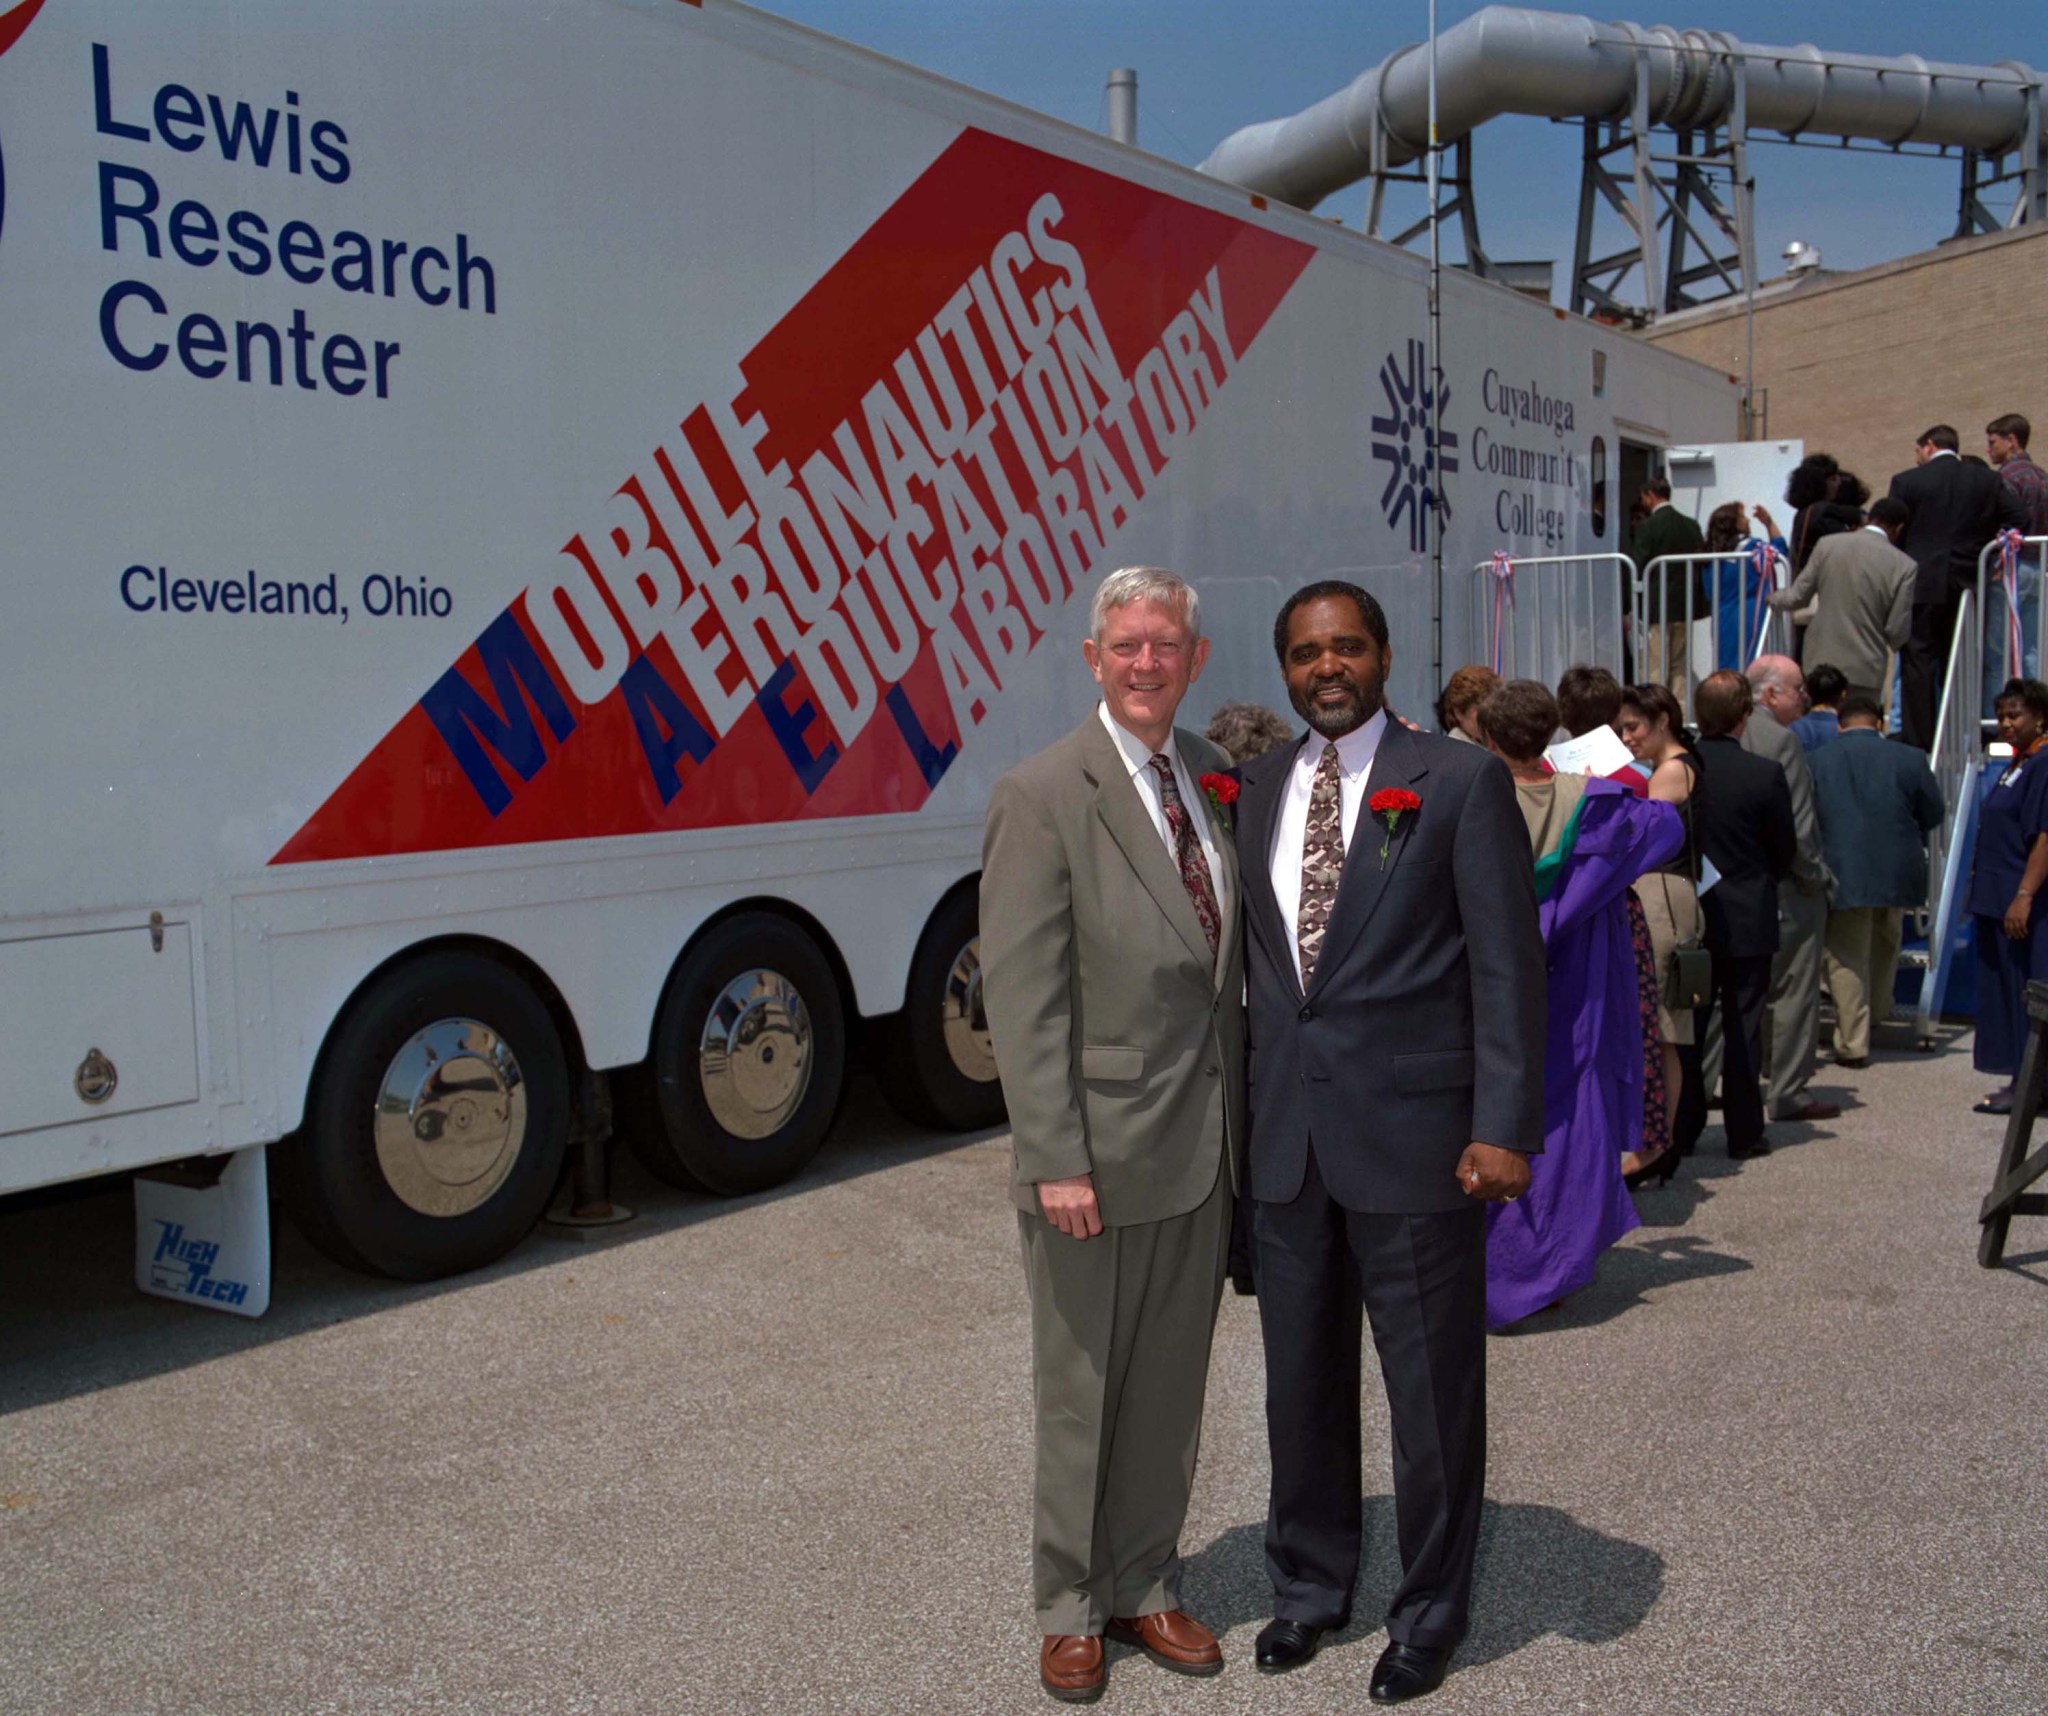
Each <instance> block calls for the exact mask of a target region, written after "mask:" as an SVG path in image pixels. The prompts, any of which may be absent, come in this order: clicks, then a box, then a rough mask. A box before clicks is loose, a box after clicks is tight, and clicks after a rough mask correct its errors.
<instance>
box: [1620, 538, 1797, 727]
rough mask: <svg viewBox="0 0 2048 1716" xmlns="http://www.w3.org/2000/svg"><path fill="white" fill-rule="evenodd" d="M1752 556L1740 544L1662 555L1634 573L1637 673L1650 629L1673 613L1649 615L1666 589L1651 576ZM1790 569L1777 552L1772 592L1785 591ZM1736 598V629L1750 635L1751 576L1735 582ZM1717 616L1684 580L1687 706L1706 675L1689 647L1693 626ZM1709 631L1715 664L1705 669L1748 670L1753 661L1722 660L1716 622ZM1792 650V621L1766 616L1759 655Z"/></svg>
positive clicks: (1659, 605)
mask: <svg viewBox="0 0 2048 1716" xmlns="http://www.w3.org/2000/svg"><path fill="white" fill-rule="evenodd" d="M1748 558H1749V556H1748V555H1747V554H1745V553H1744V552H1743V551H1742V550H1741V549H1739V548H1724V549H1721V550H1720V551H1718V552H1716V553H1704V552H1703V553H1699V554H1660V555H1658V556H1657V558H1656V559H1654V560H1652V561H1650V562H1649V563H1648V564H1647V565H1646V566H1644V567H1643V568H1642V569H1641V570H1640V571H1639V572H1638V573H1637V574H1636V578H1635V585H1634V588H1635V640H1636V649H1637V655H1636V660H1637V665H1638V671H1639V672H1640V667H1641V662H1642V657H1643V649H1644V647H1645V645H1646V643H1647V641H1648V638H1649V628H1650V627H1651V626H1652V625H1666V624H1669V623H1670V615H1669V614H1668V613H1665V614H1663V615H1662V617H1661V618H1658V619H1655V620H1653V619H1652V618H1651V610H1652V608H1653V606H1654V607H1656V608H1659V609H1662V608H1663V607H1664V606H1665V604H1664V603H1663V602H1662V601H1661V600H1660V601H1659V602H1657V603H1655V604H1653V603H1652V602H1651V600H1650V592H1651V590H1652V589H1653V588H1654V589H1655V590H1656V591H1657V593H1658V595H1659V596H1660V597H1661V596H1662V594H1663V590H1664V585H1663V580H1662V579H1661V578H1658V579H1655V580H1654V581H1653V579H1652V576H1651V575H1652V574H1653V573H1657V572H1660V571H1661V570H1662V569H1663V568H1664V567H1667V566H1677V567H1685V568H1687V569H1688V570H1689V569H1690V568H1692V567H1695V566H1715V567H1718V566H1720V565H1722V564H1723V563H1725V562H1727V561H1730V560H1747V559H1748ZM1788 569H1789V563H1788V561H1787V560H1786V558H1785V556H1784V555H1783V554H1779V555H1778V557H1777V564H1776V566H1775V567H1774V569H1773V573H1772V579H1771V584H1772V588H1773V589H1774V590H1782V589H1784V588H1785V585H1786V578H1785V574H1786V572H1787V570H1788ZM1735 599H1736V618H1737V629H1738V631H1739V632H1740V634H1741V635H1742V636H1743V637H1745V638H1746V637H1748V636H1749V629H1750V620H1751V607H1752V604H1751V600H1750V581H1749V579H1748V578H1747V577H1744V578H1742V579H1741V580H1739V581H1738V582H1737V584H1736V596H1735ZM1714 617H1715V614H1714V604H1712V603H1709V604H1708V606H1707V609H1706V611H1705V612H1704V613H1702V612H1700V611H1699V609H1698V604H1697V603H1696V602H1695V600H1694V592H1693V580H1692V579H1690V578H1688V579H1687V580H1686V583H1685V629H1686V652H1685V678H1686V686H1685V695H1684V697H1682V698H1681V699H1680V701H1681V702H1682V703H1684V704H1685V705H1686V706H1687V707H1690V706H1691V702H1692V693H1693V691H1694V690H1695V689H1696V688H1697V687H1698V685H1699V682H1700V681H1701V680H1702V679H1704V678H1705V677H1706V674H1704V673H1700V672H1698V671H1697V666H1698V663H1697V658H1696V657H1695V656H1694V653H1693V650H1692V647H1691V640H1692V628H1693V627H1694V625H1696V624H1697V623H1698V622H1699V621H1701V620H1708V621H1712V620H1713V619H1714ZM1708 633H1709V636H1710V637H1711V639H1712V642H1711V644H1710V645H1709V648H1708V656H1709V658H1710V659H1711V660H1712V661H1713V664H1714V665H1713V667H1711V668H1709V669H1708V670H1707V672H1708V673H1712V672H1716V671H1718V670H1719V669H1721V668H1724V667H1726V668H1733V669H1734V670H1735V671H1736V672H1738V673H1740V672H1743V671H1744V670H1746V669H1747V668H1748V666H1749V662H1747V661H1723V660H1722V659H1721V628H1720V627H1719V626H1718V625H1712V624H1710V625H1709V627H1708ZM1791 648H1792V626H1791V621H1790V619H1789V618H1788V617H1787V616H1786V615H1784V614H1779V613H1773V614H1772V615H1771V616H1770V618H1769V619H1768V620H1766V621H1765V623H1764V627H1763V631H1762V635H1761V638H1760V641H1759V643H1758V646H1757V650H1756V654H1757V655H1788V654H1790V653H1791ZM1752 659H1754V658H1752ZM1641 677H1643V678H1648V677H1649V676H1648V675H1647V674H1642V675H1641Z"/></svg>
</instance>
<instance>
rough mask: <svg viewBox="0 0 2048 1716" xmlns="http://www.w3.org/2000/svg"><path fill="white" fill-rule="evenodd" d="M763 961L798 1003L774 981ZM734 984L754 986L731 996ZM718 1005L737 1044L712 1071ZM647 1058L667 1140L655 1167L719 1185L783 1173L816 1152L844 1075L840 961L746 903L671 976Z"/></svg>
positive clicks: (712, 1187)
mask: <svg viewBox="0 0 2048 1716" xmlns="http://www.w3.org/2000/svg"><path fill="white" fill-rule="evenodd" d="M764 973H765V974H772V976H773V978H775V979H779V980H780V983H781V985H783V986H786V991H793V992H794V995H795V1000H796V1003H797V1004H792V1003H790V1002H789V1001H788V1000H787V997H786V991H785V990H782V989H775V990H772V992H771V986H769V985H767V984H766V982H765V980H764V979H762V978H761V977H760V976H759V975H758V974H764ZM735 985H739V986H742V987H744V988H748V989H750V990H753V991H756V992H757V993H755V994H754V995H753V996H752V998H751V999H748V1000H745V1001H744V1002H739V1001H730V1000H729V999H728V997H727V992H728V990H730V989H732V988H733V987H734V986H735ZM799 1004H800V1005H799ZM715 1007H716V1008H718V1009H719V1010H720V1015H719V1016H720V1021H721V1027H720V1028H721V1031H729V1032H730V1037H729V1039H728V1040H729V1041H731V1042H732V1043H734V1044H736V1045H737V1046H738V1047H739V1050H740V1052H739V1053H736V1054H734V1055H733V1056H732V1057H731V1059H730V1061H729V1063H728V1070H726V1071H725V1072H722V1073H721V1072H716V1071H713V1072H709V1073H707V1069H706V1060H707V1056H706V1051H705V1037H706V1032H707V1029H708V1028H709V1026H710V1025H711V1022H712V1017H713V1009H714V1008H715ZM805 1032H808V1036H807V1037H806V1036H805V1035H804V1033H805ZM650 1068H651V1071H652V1073H653V1079H654V1093H655V1101H656V1105H657V1107H658V1108H659V1110H660V1113H661V1123H662V1124H661V1142H663V1143H665V1144H666V1146H667V1155H666V1157H665V1158H662V1159H661V1160H659V1161H651V1162H650V1164H649V1165H650V1166H651V1167H652V1168H653V1169H654V1171H655V1172H656V1173H658V1174H660V1175H662V1177H663V1178H665V1179H668V1180H670V1181H672V1182H674V1183H676V1184H680V1185H695V1186H701V1187H703V1188H704V1189H705V1190H706V1191H709V1192H714V1193H716V1194H718V1195H719V1196H722V1197H740V1196H743V1195H745V1194H746V1193H749V1192H760V1191H766V1190H767V1189H768V1188H769V1187H770V1186H779V1185H781V1184H782V1182H783V1181H785V1180H787V1179H790V1178H791V1177H793V1176H794V1175H796V1174H798V1173H800V1172H801V1171H802V1170H803V1168H804V1167H805V1165H806V1164H807V1163H808V1162H809V1161H810V1159H811V1158H812V1157H813V1156H815V1155H816V1154H817V1153H818V1146H819V1145H821V1144H822V1143H824V1141H825V1134H826V1132H828V1131H829V1130H830V1129H831V1125H832V1117H833V1115H834V1114H836V1113H837V1112H838V1109H839V1097H840V1093H841V1091H842V1090H843V1089H844V1088H845V1084H846V1014H845V1009H844V1008H843V1006H842V1005H841V1003H840V998H839V984H838V981H837V979H836V978H835V977H834V976H833V974H832V967H831V966H830V965H829V964H828V963H827V962H826V959H825V956H824V955H823V954H822V953H820V952H819V951H818V948H817V945H816V944H815V943H814V942H813V941H812V940H811V938H810V937H809V936H807V935H805V934H804V932H803V931H802V930H800V929H798V928H797V927H796V926H795V925H794V924H792V923H789V922H788V921H786V920H785V919H782V918H778V917H771V916H770V915H768V914H767V913H765V912H748V913H744V914H742V915H741V916H739V917H734V918H727V919H726V920H725V921H724V922H723V923H721V924H717V925H714V926H713V927H712V928H711V929H709V930H707V931H706V932H705V933H704V935H703V936H702V938H701V939H699V940H698V942H697V943H696V945H695V946H693V947H692V948H691V949H690V950H689V952H688V953H686V954H685V955H684V956H683V958H682V961H681V963H679V964H678V965H677V967H676V969H675V974H674V975H673V976H672V977H671V978H670V979H669V982H668V988H667V990H666V991H665V992H664V993H663V995H662V999H661V1011H660V1012H659V1014H657V1015H656V1017H655V1021H654V1052H653V1055H652V1056H651V1057H650ZM707 1081H711V1082H707ZM764 1093H765V1094H764ZM770 1095H777V1096H779V1100H777V1101H773V1102H771V1101H770V1100H769V1099H768V1098H769V1096H770ZM721 1111H722V1112H721ZM756 1128H760V1129H761V1130H758V1131H757V1130H756Z"/></svg>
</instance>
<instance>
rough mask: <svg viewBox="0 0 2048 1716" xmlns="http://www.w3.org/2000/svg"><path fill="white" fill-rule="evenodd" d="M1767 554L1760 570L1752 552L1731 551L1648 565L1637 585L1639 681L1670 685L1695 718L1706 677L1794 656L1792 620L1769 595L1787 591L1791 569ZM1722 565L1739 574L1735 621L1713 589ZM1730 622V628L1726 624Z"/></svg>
mask: <svg viewBox="0 0 2048 1716" xmlns="http://www.w3.org/2000/svg"><path fill="white" fill-rule="evenodd" d="M1766 556H1767V558H1766V559H1765V561H1764V563H1763V564H1762V565H1759V563H1758V559H1757V557H1756V555H1755V554H1754V553H1753V552H1748V551H1744V550H1742V549H1733V548H1729V549H1723V550H1722V551H1721V552H1720V553H1718V554H1660V555H1659V556H1658V557H1657V558H1656V559H1655V560H1652V561H1651V562H1650V563H1649V564H1648V565H1647V566H1645V567H1644V568H1643V569H1642V571H1641V572H1640V573H1639V574H1638V575H1637V577H1636V579H1635V581H1634V598H1635V599H1634V613H1633V620H1634V625H1633V630H1632V632H1631V635H1630V641H1631V643H1632V644H1633V645H1634V648H1635V673H1636V678H1637V680H1638V681H1643V682H1648V681H1655V682H1656V683H1657V684H1659V685H1662V686H1665V687H1667V688H1668V689H1669V690H1670V692H1671V694H1672V696H1674V697H1676V698H1677V699H1678V704H1679V707H1680V708H1681V709H1683V710H1685V711H1687V712H1688V713H1690V712H1691V709H1692V693H1693V688H1694V687H1695V686H1697V685H1698V684H1699V682H1700V681H1701V680H1703V679H1705V678H1706V677H1707V675H1708V674H1710V673H1715V672H1718V671H1719V670H1720V669H1722V668H1724V667H1726V668H1733V669H1734V670H1735V671H1736V672H1738V673H1740V672H1742V671H1744V670H1745V669H1746V668H1747V667H1748V666H1749V664H1750V663H1751V662H1753V661H1754V660H1756V658H1757V657H1758V656H1760V655H1785V654H1789V653H1790V651H1791V648H1792V622H1791V619H1790V617H1789V616H1788V615H1785V614H1780V613H1774V612H1773V611H1772V610H1771V608H1770V606H1769V603H1768V602H1767V600H1766V598H1767V597H1768V596H1769V595H1770V594H1771V593H1772V592H1774V591H1777V590H1782V589H1784V588H1785V585H1786V583H1787V582H1788V581H1789V574H1790V572H1791V567H1790V566H1789V565H1788V564H1787V562H1786V560H1785V557H1784V555H1782V554H1780V553H1778V551H1777V550H1776V549H1773V548H1769V547H1768V545H1766ZM1702 567H1704V568H1706V569H1708V573H1709V577H1710V579H1711V580H1712V583H1711V584H1710V587H1709V589H1708V591H1707V599H1706V600H1705V601H1704V602H1702V601H1701V600H1700V592H1699V569H1700V568H1702ZM1723 568H1733V569H1734V571H1735V573H1736V588H1735V602H1734V606H1733V612H1732V616H1731V614H1730V613H1729V612H1728V605H1727V604H1726V603H1723V602H1719V601H1716V600H1715V599H1714V598H1715V597H1716V596H1718V595H1719V594H1720V592H1719V590H1718V589H1717V588H1714V587H1713V586H1715V585H1718V584H1719V583H1720V582H1721V573H1722V569H1723ZM1673 572H1676V573H1678V574H1679V579H1680V589H1681V593H1682V594H1683V597H1684V601H1683V603H1682V604H1681V603H1678V602H1674V601H1672V600H1671V599H1670V598H1671V596H1672V590H1671V583H1672V580H1671V578H1670V576H1669V574H1671V573H1673ZM1674 610H1676V611H1674ZM1731 617H1732V620H1733V626H1732V629H1731V627H1730V626H1729V625H1728V624H1727V623H1726V622H1727V621H1728V620H1729V619H1730V618H1731ZM1702 622H1704V623H1705V626H1706V631H1705V635H1704V637H1703V636H1702V634H1701V630H1700V627H1701V624H1702Z"/></svg>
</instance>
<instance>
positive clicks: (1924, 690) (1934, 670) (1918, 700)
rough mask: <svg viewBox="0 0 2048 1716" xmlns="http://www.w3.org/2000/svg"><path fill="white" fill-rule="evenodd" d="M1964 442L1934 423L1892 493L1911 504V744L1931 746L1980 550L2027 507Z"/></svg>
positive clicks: (1907, 543) (1903, 693) (1903, 694)
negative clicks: (1971, 459)
mask: <svg viewBox="0 0 2048 1716" xmlns="http://www.w3.org/2000/svg"><path fill="white" fill-rule="evenodd" d="M1958 445H1959V441H1958V438H1957V435H1956V432H1955V430H1954V429H1953V428H1951V427H1950V426H1949V425H1948V424H1946V423H1937V424H1935V426H1934V427H1933V428H1932V429H1930V430H1928V431H1927V432H1926V433H1925V434H1924V435H1922V436H1921V437H1920V439H1919V440H1918V441H1917V442H1916V443H1915V444H1914V448H1913V452H1914V457H1915V461H1916V462H1915V464H1914V468H1913V469H1912V470H1910V471H1901V472H1900V473H1899V474H1898V475H1897V476H1895V477H1894V478H1892V486H1891V499H1893V500H1895V501H1901V502H1903V503H1904V504H1905V508H1906V514H1907V518H1906V529H1905V533H1904V534H1903V535H1902V536H1901V537H1900V538H1899V546H1900V547H1901V548H1903V549H1904V550H1905V551H1906V553H1907V554H1908V555H1910V556H1911V557H1912V559H1913V562H1914V565H1915V566H1916V567H1917V571H1916V572H1915V574H1914V578H1913V626H1912V631H1911V633H1910V635H1909V636H1908V637H1907V640H1906V654H1905V661H1904V664H1903V666H1902V668H1901V670H1900V675H1899V705H1900V706H1899V716H1900V727H1901V729H1902V730H1903V732H1904V734H1905V736H1906V740H1907V742H1908V743H1909V744H1914V745H1918V746H1919V747H1920V748H1921V749H1922V750H1923V751H1926V750H1931V749H1932V748H1933V746H1934V720H1935V710H1936V707H1937V705H1938V704H1939V702H1940V699H1941V682H1942V676H1943V675H1944V674H1945V673H1946V672H1947V671H1948V652H1949V644H1950V642H1951V641H1952V640H1953V638H1954V637H1955V630H1956V607H1957V605H1958V604H1959V603H1960V602H1961V601H1962V599H1963V592H1964V591H1965V590H1967V589H1973V588H1975V586H1976V583H1977V556H1978V555H1979V554H1980V553H1982V552H1983V549H1984V545H1985V544H1986V543H1987V542H1989V541H1990V540H1991V538H1992V537H1993V536H1994V535H1995V534H1996V533H1997V532H1998V531H2000V530H2001V529H2003V528H2005V527H2006V526H2008V525H2014V526H2017V525H2019V524H2022V523H2023V522H2024V521H2025V512H2024V509H2023V508H2022V507H2021V506H2020V503H2019V501H2018V499H2017V498H2016V497H2015V496H2014V495H2013V493H2012V491H2011V490H2009V489H2008V488H2007V487H2006V486H2005V484H2004V483H2002V482H2001V481H2000V480H1999V476H1998V473H1997V472H1996V471H1994V470H1992V469H1991V467H1990V466H1988V465H1966V464H1964V463H1963V461H1962V460H1961V459H1960V458H1959V457H1957V454H1956V448H1957V446H1958Z"/></svg>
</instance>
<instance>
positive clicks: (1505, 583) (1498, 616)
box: [1487, 548, 1515, 674]
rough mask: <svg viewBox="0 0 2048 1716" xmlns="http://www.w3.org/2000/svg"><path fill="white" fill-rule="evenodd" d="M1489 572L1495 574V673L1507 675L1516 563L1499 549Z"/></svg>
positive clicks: (1513, 608) (1502, 549)
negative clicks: (1508, 642) (1509, 629)
mask: <svg viewBox="0 0 2048 1716" xmlns="http://www.w3.org/2000/svg"><path fill="white" fill-rule="evenodd" d="M1487 570H1488V571H1489V572H1491V573H1492V574H1493V671H1494V672H1495V673H1498V674H1505V673H1506V672H1507V666H1506V662H1507V640H1508V626H1509V625H1510V624H1511V623H1512V621H1513V619H1514V614H1515V563H1514V561H1513V560H1512V559H1511V558H1510V557H1509V555H1508V551H1507V550H1506V549H1505V548H1497V549H1495V550H1494V553H1493V560H1492V561H1491V563H1490V564H1489V565H1488V566H1487Z"/></svg>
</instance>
